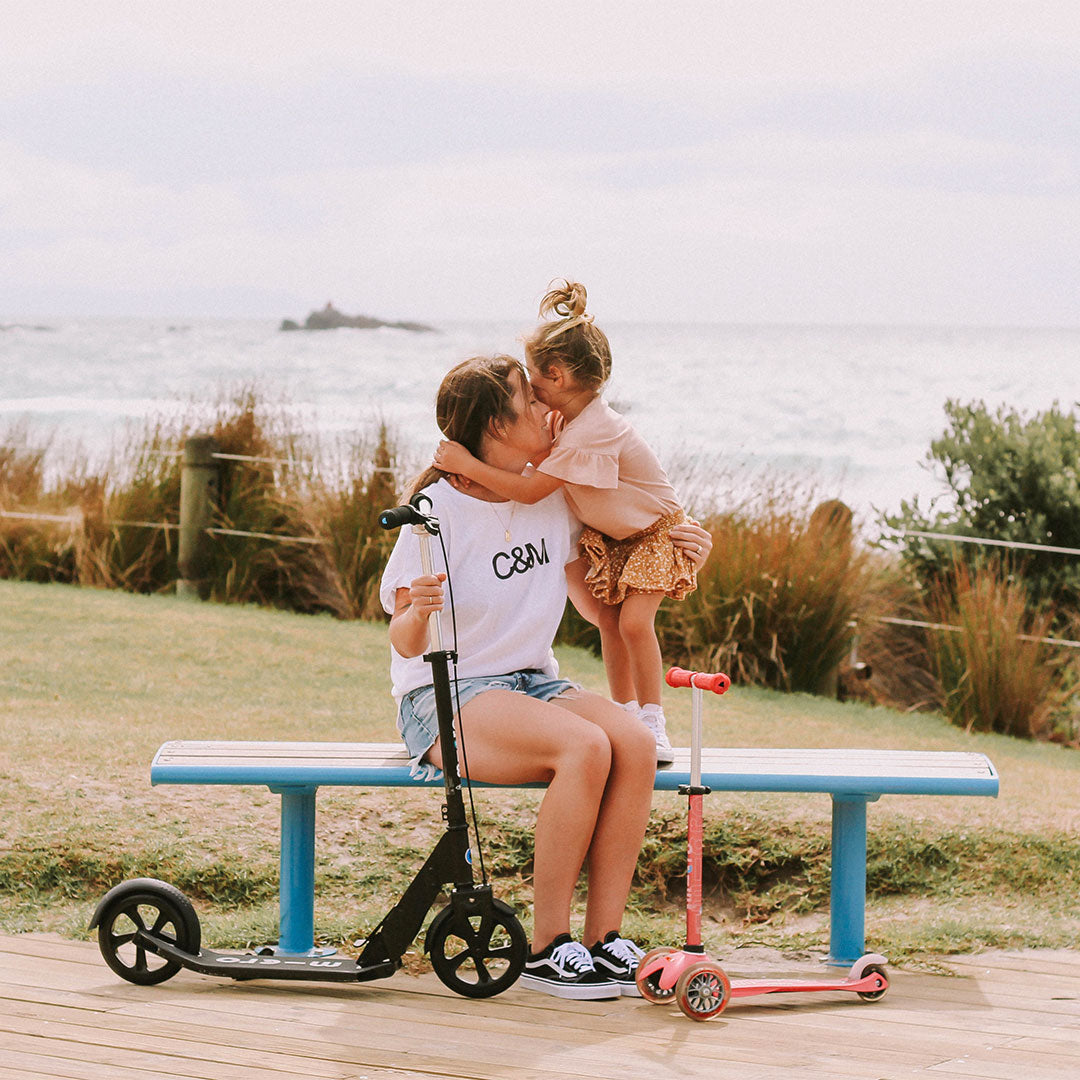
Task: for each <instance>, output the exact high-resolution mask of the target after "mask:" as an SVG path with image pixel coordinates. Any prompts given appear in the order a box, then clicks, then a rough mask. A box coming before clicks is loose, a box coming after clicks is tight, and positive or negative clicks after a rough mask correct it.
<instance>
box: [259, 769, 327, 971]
mask: <svg viewBox="0 0 1080 1080" xmlns="http://www.w3.org/2000/svg"><path fill="white" fill-rule="evenodd" d="M270 790H271V791H274V790H276V791H277V792H278V793H279V794H280V795H281V883H280V895H279V926H280V931H279V937H278V946H277V949H276V950H275V952H278V953H292V954H294V955H295V954H307V953H310V952H312V950H313V949H314V948H315V792H316V791H317V790H318V789H317V788H314V787H281V788H277V789H275V788H271V789H270Z"/></svg>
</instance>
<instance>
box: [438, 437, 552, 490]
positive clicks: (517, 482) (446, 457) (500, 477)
mask: <svg viewBox="0 0 1080 1080" xmlns="http://www.w3.org/2000/svg"><path fill="white" fill-rule="evenodd" d="M434 464H435V468H436V469H441V470H442V471H443V472H447V473H456V474H457V475H459V476H466V477H468V478H469V479H470V480H472V481H474V482H475V483H477V484H480V485H482V486H483V487H486V488H487V489H488V490H489V491H494V492H495V494H496V495H501V496H502V497H503V498H504V499H512V500H513V501H514V502H520V503H529V504H532V503H538V502H539V501H540V500H541V499H546V498H547V497H548V496H549V495H550V494H551V493H552V492H553V491H555V490H557V489H558V488H561V487H562V486H563V484H564V483H565V481H564V480H560V479H559V478H558V477H557V476H549V475H548V474H547V473H539V472H534V473H531V474H530V475H529V476H522V475H520V474H518V473H513V472H510V471H509V470H508V469H497V468H495V466H494V465H488V464H487V462H484V461H481V460H480V459H479V458H477V457H474V456H473V455H472V454H470V453H469V451H468V450H466V449H465V447H464V446H462V445H461V443H456V442H450V441H449V440H447V439H443V441H442V442H441V443H439V447H438V449H437V450H436V451H435V458H434Z"/></svg>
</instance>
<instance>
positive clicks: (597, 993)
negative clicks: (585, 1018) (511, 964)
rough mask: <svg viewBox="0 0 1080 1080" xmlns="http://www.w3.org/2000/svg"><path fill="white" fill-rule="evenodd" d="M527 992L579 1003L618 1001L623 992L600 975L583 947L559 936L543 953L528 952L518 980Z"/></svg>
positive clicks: (565, 935)
mask: <svg viewBox="0 0 1080 1080" xmlns="http://www.w3.org/2000/svg"><path fill="white" fill-rule="evenodd" d="M518 981H519V982H520V984H521V985H522V986H524V987H525V988H526V989H528V990H539V991H540V992H541V993H542V994H553V995H554V996H555V997H563V998H574V999H576V1000H578V1001H596V1000H599V999H601V998H617V997H618V996H619V995H620V994H621V993H622V991H621V990H620V989H619V987H618V985H616V983H615V982H614V981H613V980H612V979H609V978H608V977H607V976H606V975H601V974H600V973H599V972H598V971H597V970H596V967H595V965H594V964H593V958H592V957H591V956H590V955H589V950H588V949H586V948H585V946H584V945H579V944H578V943H577V942H576V941H572V940H571V938H570V935H569V934H560V935H559V936H558V937H557V938H556V939H555V940H554V941H553V942H552V943H551V944H550V945H549V946H548V947H547V948H546V949H544V951H543V952H539V953H530V954H529V958H528V960H526V961H525V970H524V971H523V972H522V973H521V978H520V979H519V980H518Z"/></svg>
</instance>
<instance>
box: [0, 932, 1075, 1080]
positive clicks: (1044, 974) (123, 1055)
mask: <svg viewBox="0 0 1080 1080" xmlns="http://www.w3.org/2000/svg"><path fill="white" fill-rule="evenodd" d="M776 963H777V962H776V959H775V957H774V958H772V961H771V965H772V966H771V969H770V972H774V971H775V970H776ZM949 966H950V968H951V969H952V970H953V971H955V973H956V976H955V977H948V976H941V975H928V974H924V973H919V972H905V971H892V972H891V973H890V974H891V977H892V987H891V989H890V992H889V994H888V996H887V997H886V998H885V999H884V1000H883V1001H881V1002H879V1003H876V1004H867V1003H863V1002H860V1001H858V999H856V998H854V997H853V996H849V995H840V994H836V995H826V994H821V995H816V996H805V997H773V998H752V999H748V1000H745V1001H736V1002H734V1003H733V1004H732V1005H731V1006H729V1008H728V1009H727V1010H726V1011H725V1012H724V1013H723V1014H722V1015H721V1016H719V1017H716V1018H714V1019H713V1020H710V1021H706V1022H704V1023H694V1022H692V1021H690V1020H687V1019H686V1018H684V1017H683V1016H682V1014H681V1013H679V1012H678V1010H677V1009H674V1008H660V1007H657V1006H654V1005H649V1004H648V1003H646V1002H643V1001H640V1000H638V999H633V998H622V999H620V1000H617V1001H611V1002H583V1003H573V1002H564V1001H560V1000H558V999H555V998H550V997H545V996H543V995H539V994H535V993H531V992H529V991H527V990H521V989H517V988H513V989H511V990H509V991H507V992H506V993H505V994H502V995H501V996H499V997H497V998H493V999H491V1000H489V1001H479V1002H478V1001H469V1000H466V999H464V998H460V997H457V996H456V995H454V994H452V993H451V992H450V991H448V990H447V989H446V988H445V987H443V986H442V984H441V983H440V982H439V981H438V980H437V979H436V978H435V976H433V975H428V976H423V977H421V978H411V977H409V976H408V975H403V974H398V975H396V976H394V977H393V978H392V979H388V980H381V981H378V982H373V983H363V984H357V985H355V986H340V985H331V984H323V985H319V984H316V983H295V984H293V983H270V982H257V981H255V982H247V983H234V982H232V981H228V982H226V981H223V980H219V979H210V978H206V977H203V976H199V975H194V974H191V973H188V972H181V973H180V974H179V975H177V976H176V977H175V978H174V979H172V980H170V981H169V982H167V983H165V984H163V985H162V986H157V987H146V988H143V987H136V986H132V985H130V984H128V983H125V982H122V981H121V980H119V979H117V978H116V977H115V976H114V975H113V974H112V972H111V971H109V970H108V968H106V967H105V965H104V963H103V961H102V960H101V958H100V956H99V954H98V951H97V948H96V947H95V946H94V945H92V944H87V943H84V942H73V941H68V940H65V939H62V938H60V937H57V936H55V935H50V934H29V935H21V936H0V1080H27V1078H30V1077H33V1078H41V1077H56V1078H63V1080H68V1078H70V1080H105V1078H108V1080H163V1078H164V1077H175V1078H179V1080H188V1078H198V1080H241V1078H243V1080H287V1078H290V1077H297V1078H299V1077H304V1078H326V1080H363V1078H366V1080H421V1078H424V1080H440V1078H448V1077H452V1078H455V1080H509V1078H513V1080H565V1078H575V1077H582V1078H589V1080H609V1078H610V1080H614V1078H620V1080H621V1078H623V1077H625V1076H634V1077H645V1078H648V1080H654V1078H657V1080H662V1078H668V1077H671V1078H676V1077H677V1078H679V1080H684V1078H687V1077H699V1076H700V1077H715V1076H722V1075H737V1076H738V1077H739V1080H781V1078H786V1077H789V1076H790V1075H791V1074H792V1073H794V1072H797V1074H798V1075H799V1077H800V1078H801V1080H849V1078H850V1080H899V1078H901V1077H904V1078H908V1077H923V1078H928V1080H961V1078H964V1080H971V1078H976V1080H980V1078H981V1080H988V1078H994V1080H997V1078H1002V1080H1014V1078H1015V1077H1018V1076H1022V1077H1023V1078H1024V1080H1066V1078H1069V1080H1074V1078H1075V1077H1078V1076H1080V952H1077V953H1073V952H1066V951H1050V950H1041V951H1033V952H1016V953H1003V952H995V953H984V954H979V955H976V956H965V957H956V958H953V959H952V960H950V961H949ZM725 967H726V968H727V969H728V970H729V973H730V974H733V975H751V974H755V973H756V972H757V970H758V969H759V965H758V961H757V960H756V959H754V958H752V957H751V958H748V957H745V956H743V955H742V954H736V957H735V958H732V959H729V960H726V961H725ZM803 972H804V973H807V974H809V973H811V972H809V971H807V969H806V966H805V965H803ZM733 1070H737V1072H734V1071H733Z"/></svg>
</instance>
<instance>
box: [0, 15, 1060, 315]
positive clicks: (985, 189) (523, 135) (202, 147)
mask: <svg viewBox="0 0 1080 1080" xmlns="http://www.w3.org/2000/svg"><path fill="white" fill-rule="evenodd" d="M0 25H2V27H3V30H2V36H0V241H2V250H0V322H2V321H4V320H9V321H10V320H11V319H12V318H13V317H18V316H20V315H24V316H25V315H63V314H140V315H142V314H147V315H149V314H165V315H184V314H187V315H198V314H219V315H259V316H275V317H281V316H285V315H290V316H292V317H302V316H303V315H304V314H306V312H307V311H308V310H309V309H310V308H311V307H314V306H317V305H321V304H322V303H324V302H325V301H326V300H327V299H333V300H334V301H335V303H337V305H338V306H339V307H340V308H342V309H344V310H346V311H350V312H365V313H368V314H374V315H378V316H382V317H386V318H389V317H393V318H415V319H431V320H440V319H441V320H446V319H452V318H455V317H462V318H484V317H492V318H508V319H515V320H518V321H520V320H522V319H525V318H528V317H531V316H532V315H533V314H534V313H535V305H536V301H537V299H538V297H539V295H540V294H541V293H542V292H543V290H544V286H545V285H546V283H547V282H548V280H549V279H550V278H552V277H555V276H563V275H567V274H569V275H572V276H576V277H578V278H580V279H581V280H583V281H584V282H585V283H586V285H587V286H588V287H589V291H590V296H591V298H592V302H593V307H594V309H595V310H596V311H597V313H598V314H601V313H602V314H603V316H604V317H605V318H608V319H642V320H647V321H662V320H680V321H682V320H695V321H723V322H742V323H757V322H779V323H914V324H975V325H978V324H991V325H1001V324H1006V325H1010V324H1013V325H1057V326H1062V325H1067V326H1075V325H1078V324H1080V313H1078V298H1080V18H1078V8H1077V3H1076V0H1061V2H1056V3H1055V2H1041V0H982V2H950V0H932V2H922V0H905V2H894V0H860V2H852V3H847V2H830V0H821V2H814V0H806V2H799V0H789V2H787V3H780V2H775V0H745V2H740V3H735V2H729V0H701V2H695V3H678V2H672V0H668V2H667V3H657V2H655V0H653V2H650V3H636V2H633V0H610V2H609V0H603V2H592V3H590V2H587V0H579V2H577V3H563V2H561V0H554V2H545V3H542V4H528V3H515V2H513V0H509V2H508V0H499V2H493V3H486V2H477V3H472V2H454V0H441V2H438V3H424V2H412V0H395V2H389V3H383V2H372V0H352V2H341V3H332V2H322V0H289V2H287V3H284V2H281V0H263V2H254V0H250V2H229V0H214V2H212V3H201V2H191V0H170V2H168V3H159V2H157V0H121V2H117V3H109V2H94V0H78V2H74V0H64V2H62V3H56V2H52V0H28V2H23V0H0Z"/></svg>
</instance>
